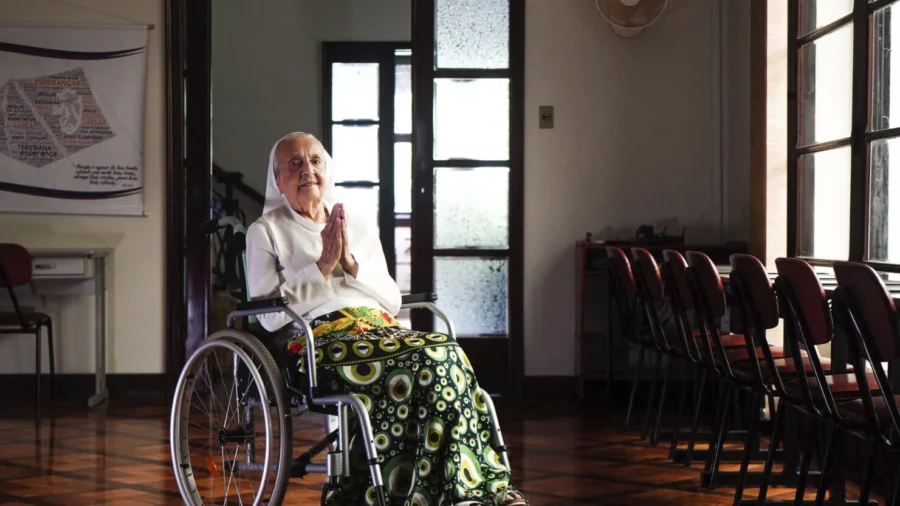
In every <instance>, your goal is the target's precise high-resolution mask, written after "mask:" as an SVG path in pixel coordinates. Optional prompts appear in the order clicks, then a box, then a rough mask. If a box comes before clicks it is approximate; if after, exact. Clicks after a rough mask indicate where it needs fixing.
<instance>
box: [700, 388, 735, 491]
mask: <svg viewBox="0 0 900 506" xmlns="http://www.w3.org/2000/svg"><path fill="white" fill-rule="evenodd" d="M733 390H734V389H733V388H732V387H731V386H730V385H725V393H724V395H725V399H724V402H722V404H721V406H722V408H721V409H720V410H718V411H719V412H720V413H721V418H720V419H719V431H718V434H717V435H716V442H715V447H714V448H712V447H711V448H710V451H709V453H708V454H707V460H706V469H707V470H708V471H709V487H708V488H709V489H710V490H713V489H715V488H716V475H717V474H718V472H719V464H720V463H721V460H722V449H723V448H722V447H723V446H724V445H725V432H726V429H727V428H728V414H729V411H730V409H729V407H730V405H731V397H732V394H733V393H734V392H733Z"/></svg>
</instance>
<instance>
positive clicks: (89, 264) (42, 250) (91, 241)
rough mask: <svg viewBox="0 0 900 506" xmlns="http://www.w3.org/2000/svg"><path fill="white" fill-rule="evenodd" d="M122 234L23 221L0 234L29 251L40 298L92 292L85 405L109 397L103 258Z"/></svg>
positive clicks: (35, 290)
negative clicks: (90, 386)
mask: <svg viewBox="0 0 900 506" xmlns="http://www.w3.org/2000/svg"><path fill="white" fill-rule="evenodd" d="M48 232H49V233H48ZM122 238H123V235H122V234H95V233H89V232H86V233H79V232H74V233H73V235H68V236H64V235H61V234H54V233H52V232H51V231H48V230H40V229H37V230H35V229H34V227H30V226H27V225H24V224H23V225H22V226H18V227H17V226H13V227H10V228H9V229H7V230H4V232H3V233H2V234H0V242H6V243H14V244H20V245H22V246H23V247H24V248H25V249H27V250H28V251H29V252H30V253H31V256H32V278H33V285H32V288H33V289H34V292H35V293H36V294H37V295H38V296H41V297H42V299H43V298H44V297H45V296H46V295H54V296H84V295H87V296H90V295H93V296H94V297H93V298H94V313H95V315H96V316H95V322H94V348H95V353H96V362H95V364H94V395H92V396H90V398H88V407H91V408H93V407H95V406H97V405H99V404H101V403H103V402H104V401H106V400H107V399H108V398H109V390H108V389H107V387H106V360H107V356H106V344H107V333H106V331H107V325H106V297H107V291H108V287H107V285H106V261H107V259H108V258H109V257H111V255H112V254H113V252H114V251H115V249H116V248H117V247H118V246H119V243H120V242H121V241H122ZM17 292H18V290H17ZM27 292H30V290H28V291H27ZM27 292H26V293H27ZM23 295H25V293H23ZM44 305H45V306H46V301H44Z"/></svg>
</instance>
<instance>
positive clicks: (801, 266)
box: [775, 258, 834, 345]
mask: <svg viewBox="0 0 900 506" xmlns="http://www.w3.org/2000/svg"><path fill="white" fill-rule="evenodd" d="M775 267H776V268H777V269H778V275H779V276H781V277H783V278H785V280H787V281H788V282H789V283H790V286H791V288H792V290H793V292H794V297H795V298H796V302H797V306H798V308H797V310H798V311H799V313H800V314H799V316H800V317H802V319H803V324H804V326H805V327H806V329H805V330H806V331H805V332H803V334H805V335H803V337H804V338H805V339H808V340H809V341H810V344H813V345H821V344H828V343H830V342H831V340H832V339H833V338H834V322H833V321H832V319H831V310H830V309H829V307H828V297H827V295H825V289H824V288H822V283H820V282H819V277H818V276H816V272H815V271H814V270H813V268H812V267H811V266H810V265H809V264H808V263H806V262H804V261H803V260H801V259H799V258H778V259H776V260H775Z"/></svg>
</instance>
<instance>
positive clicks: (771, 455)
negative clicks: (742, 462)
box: [756, 400, 784, 504]
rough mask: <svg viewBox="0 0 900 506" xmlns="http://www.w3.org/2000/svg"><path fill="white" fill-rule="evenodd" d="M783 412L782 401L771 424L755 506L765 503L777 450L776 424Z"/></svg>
mask: <svg viewBox="0 0 900 506" xmlns="http://www.w3.org/2000/svg"><path fill="white" fill-rule="evenodd" d="M783 412H784V401H783V400H782V402H779V403H778V407H777V408H776V409H775V416H774V419H773V422H772V439H771V440H770V441H769V452H768V453H767V454H766V465H765V468H764V469H763V478H762V484H761V485H760V486H759V494H758V495H757V497H756V502H757V504H763V503H765V502H766V492H768V490H769V476H770V475H771V474H772V465H773V464H774V463H775V451H776V450H777V449H778V423H779V422H780V421H781V415H782V413H783Z"/></svg>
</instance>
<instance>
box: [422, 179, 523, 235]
mask: <svg viewBox="0 0 900 506" xmlns="http://www.w3.org/2000/svg"><path fill="white" fill-rule="evenodd" d="M434 245H435V247H436V248H506V247H509V169H506V168H500V167H479V168H476V169H449V168H438V169H435V170H434Z"/></svg>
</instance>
